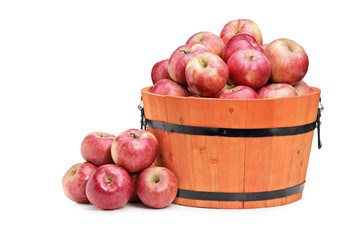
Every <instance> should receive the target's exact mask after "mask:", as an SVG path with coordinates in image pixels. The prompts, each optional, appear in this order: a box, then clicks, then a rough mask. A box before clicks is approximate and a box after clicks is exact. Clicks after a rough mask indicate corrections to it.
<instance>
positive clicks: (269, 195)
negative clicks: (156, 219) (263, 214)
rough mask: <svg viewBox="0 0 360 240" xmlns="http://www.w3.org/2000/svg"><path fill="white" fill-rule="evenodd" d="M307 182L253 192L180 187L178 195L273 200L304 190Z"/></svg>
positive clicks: (211, 198) (216, 198)
mask: <svg viewBox="0 0 360 240" xmlns="http://www.w3.org/2000/svg"><path fill="white" fill-rule="evenodd" d="M304 185H305V182H303V183H301V184H299V185H296V186H293V187H289V188H285V189H280V190H275V191H269V192H251V193H223V192H199V191H189V190H183V189H179V190H178V193H177V197H179V198H187V199H192V200H206V201H233V202H234V201H242V202H246V201H260V200H271V199H276V198H283V197H288V196H291V195H294V194H296V193H299V192H302V191H303V190H304Z"/></svg>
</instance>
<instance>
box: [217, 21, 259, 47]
mask: <svg viewBox="0 0 360 240" xmlns="http://www.w3.org/2000/svg"><path fill="white" fill-rule="evenodd" d="M240 33H246V34H249V35H251V36H253V37H254V38H255V39H256V41H257V42H258V43H259V44H260V45H262V44H263V40H262V35H261V32H260V29H259V27H258V25H257V24H256V23H254V22H253V21H251V20H249V19H238V20H233V21H230V22H228V23H227V24H226V25H225V26H224V28H223V29H222V30H221V33H220V37H221V38H222V40H223V41H224V43H225V44H226V43H227V42H228V41H229V40H230V39H231V38H232V37H233V36H235V35H238V34H240Z"/></svg>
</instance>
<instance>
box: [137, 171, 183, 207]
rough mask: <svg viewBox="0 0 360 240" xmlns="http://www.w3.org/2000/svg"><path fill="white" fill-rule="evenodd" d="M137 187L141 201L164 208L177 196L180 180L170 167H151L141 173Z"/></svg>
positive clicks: (147, 204)
mask: <svg viewBox="0 0 360 240" xmlns="http://www.w3.org/2000/svg"><path fill="white" fill-rule="evenodd" d="M136 189H137V194H138V196H139V198H140V200H141V202H142V203H144V204H145V205H146V206H149V207H152V208H164V207H167V206H169V205H170V204H171V203H172V202H173V201H174V199H175V198H176V195H177V191H178V181H177V178H176V176H175V174H174V173H173V172H172V171H170V170H169V169H168V168H165V167H149V168H147V169H145V170H143V171H142V172H141V173H140V175H139V177H138V179H137V184H136Z"/></svg>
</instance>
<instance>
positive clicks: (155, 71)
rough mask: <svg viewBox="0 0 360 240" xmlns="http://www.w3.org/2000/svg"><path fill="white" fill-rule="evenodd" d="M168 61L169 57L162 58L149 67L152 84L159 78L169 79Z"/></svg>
mask: <svg viewBox="0 0 360 240" xmlns="http://www.w3.org/2000/svg"><path fill="white" fill-rule="evenodd" d="M168 62H169V59H165V60H162V61H160V62H157V63H155V64H154V66H153V68H152V69H151V80H152V82H153V84H156V83H157V82H158V81H160V80H161V79H170V78H171V77H170V74H169V72H168V68H167V67H168Z"/></svg>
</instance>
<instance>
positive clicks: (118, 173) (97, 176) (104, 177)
mask: <svg viewBox="0 0 360 240" xmlns="http://www.w3.org/2000/svg"><path fill="white" fill-rule="evenodd" d="M131 194H132V183H131V178H130V176H129V174H128V172H127V171H126V170H125V169H124V168H122V167H119V166H116V165H114V164H106V165H102V166H101V167H99V168H98V169H97V170H96V171H95V173H94V174H93V175H91V177H90V179H89V180H88V182H87V184H86V196H87V197H88V199H89V201H90V202H91V203H92V204H93V205H95V206H97V207H98V208H101V209H108V210H111V209H116V208H119V207H121V206H123V205H124V204H126V203H127V202H128V201H129V199H130V196H131Z"/></svg>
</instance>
